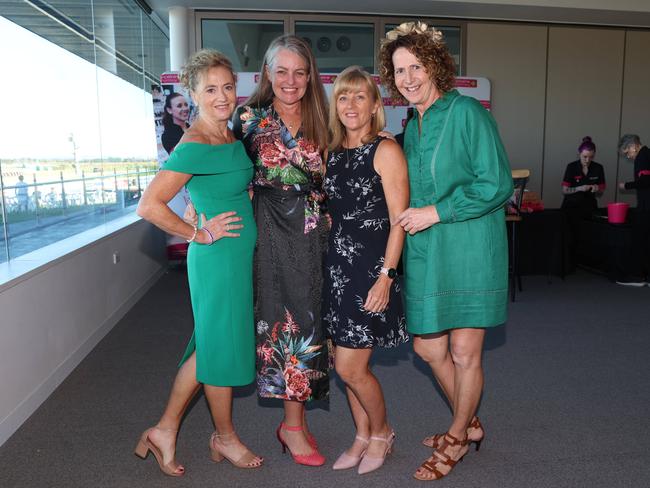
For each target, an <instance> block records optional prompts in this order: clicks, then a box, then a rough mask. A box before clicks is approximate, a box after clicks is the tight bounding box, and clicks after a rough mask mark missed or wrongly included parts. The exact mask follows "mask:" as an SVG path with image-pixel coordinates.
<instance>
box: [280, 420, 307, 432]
mask: <svg viewBox="0 0 650 488" xmlns="http://www.w3.org/2000/svg"><path fill="white" fill-rule="evenodd" d="M280 428H281V429H282V430H288V431H289V432H300V431H301V430H304V428H303V426H302V425H287V424H285V423H284V422H280Z"/></svg>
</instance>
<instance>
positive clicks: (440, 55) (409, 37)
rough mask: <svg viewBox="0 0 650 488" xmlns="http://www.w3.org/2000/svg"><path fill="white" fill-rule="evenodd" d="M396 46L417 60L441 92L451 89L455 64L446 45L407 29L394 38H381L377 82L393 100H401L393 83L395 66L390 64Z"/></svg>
mask: <svg viewBox="0 0 650 488" xmlns="http://www.w3.org/2000/svg"><path fill="white" fill-rule="evenodd" d="M400 47H403V48H406V49H407V50H408V51H409V52H410V53H411V54H413V55H414V56H415V57H416V58H418V59H419V60H420V62H421V63H422V66H424V69H425V70H426V72H427V74H428V75H429V76H430V77H431V79H432V81H433V82H434V84H435V85H436V88H438V90H440V91H441V92H443V93H444V92H448V91H450V90H451V89H453V88H454V83H455V81H456V63H455V62H454V58H452V57H451V54H449V50H448V49H447V46H446V44H445V43H444V42H443V41H434V40H433V39H432V38H431V36H430V35H428V34H427V33H422V34H420V33H417V32H411V33H410V34H406V35H402V36H400V37H398V38H397V39H393V40H390V39H383V40H382V44H381V49H380V51H379V75H380V77H381V83H382V85H383V86H384V87H385V88H386V89H387V90H388V91H389V92H390V94H391V96H392V97H393V98H394V99H396V100H400V101H405V98H404V97H403V96H402V94H401V93H400V92H399V90H398V89H397V87H396V86H395V67H394V66H393V54H394V53H395V51H396V50H397V49H398V48H400Z"/></svg>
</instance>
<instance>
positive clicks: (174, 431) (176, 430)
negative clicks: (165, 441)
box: [153, 425, 178, 434]
mask: <svg viewBox="0 0 650 488" xmlns="http://www.w3.org/2000/svg"><path fill="white" fill-rule="evenodd" d="M153 428H154V429H156V430H159V431H161V432H172V433H174V434H175V433H176V432H178V429H163V428H162V427H158V426H157V425H156V426H154V427H153Z"/></svg>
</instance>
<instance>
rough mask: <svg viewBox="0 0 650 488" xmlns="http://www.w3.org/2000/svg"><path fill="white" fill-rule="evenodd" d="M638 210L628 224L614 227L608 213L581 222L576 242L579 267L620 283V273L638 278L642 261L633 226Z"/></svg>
mask: <svg viewBox="0 0 650 488" xmlns="http://www.w3.org/2000/svg"><path fill="white" fill-rule="evenodd" d="M634 216H635V209H633V208H632V209H630V210H629V212H628V216H627V220H626V223H624V224H610V223H609V222H608V221H607V211H606V210H605V209H599V210H598V212H597V213H594V214H593V216H592V217H591V218H590V219H583V220H581V221H580V222H579V227H578V229H577V236H576V238H577V240H576V261H577V264H579V265H582V266H585V267H587V268H589V269H592V270H594V271H598V272H601V273H604V274H605V275H607V276H608V277H609V278H610V279H612V280H615V279H616V270H617V267H618V269H619V272H621V271H624V272H629V273H630V274H631V275H634V274H635V270H636V268H637V267H638V263H639V257H638V256H637V255H636V251H635V248H634V228H633V226H632V224H631V222H632V220H633V219H634Z"/></svg>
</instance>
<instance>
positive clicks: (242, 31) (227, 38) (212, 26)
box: [201, 19, 284, 71]
mask: <svg viewBox="0 0 650 488" xmlns="http://www.w3.org/2000/svg"><path fill="white" fill-rule="evenodd" d="M283 33H284V24H283V22H282V21H272V20H227V19H224V20H219V19H203V20H202V22H201V45H202V46H203V47H204V48H211V49H216V50H218V51H221V52H222V53H224V54H225V55H226V56H228V58H230V60H231V61H232V63H233V68H234V69H235V71H259V70H260V69H261V68H262V62H263V61H264V60H263V59H262V58H263V57H264V53H265V52H266V48H267V47H269V44H270V43H271V41H272V40H273V39H275V38H276V37H278V36H281V35H282V34H283Z"/></svg>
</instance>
